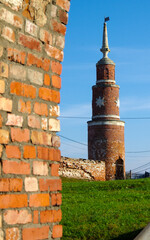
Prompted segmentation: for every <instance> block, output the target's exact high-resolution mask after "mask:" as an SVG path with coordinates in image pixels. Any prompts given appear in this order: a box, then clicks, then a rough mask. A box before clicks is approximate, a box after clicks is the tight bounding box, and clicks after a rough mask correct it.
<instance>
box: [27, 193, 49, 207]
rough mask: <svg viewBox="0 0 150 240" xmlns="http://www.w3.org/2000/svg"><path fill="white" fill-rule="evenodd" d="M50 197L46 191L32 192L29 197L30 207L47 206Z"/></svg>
mask: <svg viewBox="0 0 150 240" xmlns="http://www.w3.org/2000/svg"><path fill="white" fill-rule="evenodd" d="M49 201H50V197H49V194H48V193H37V194H32V195H30V197H29V206H30V207H48V206H49V205H50V202H49Z"/></svg>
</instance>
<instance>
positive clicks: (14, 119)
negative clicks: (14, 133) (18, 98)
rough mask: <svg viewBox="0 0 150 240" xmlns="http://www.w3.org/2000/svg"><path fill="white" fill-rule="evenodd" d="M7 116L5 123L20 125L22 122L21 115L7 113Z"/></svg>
mask: <svg viewBox="0 0 150 240" xmlns="http://www.w3.org/2000/svg"><path fill="white" fill-rule="evenodd" d="M7 117H8V119H7V122H6V125H8V126H10V125H11V126H17V127H22V124H23V117H22V116H19V115H15V114H10V113H8V115H7Z"/></svg>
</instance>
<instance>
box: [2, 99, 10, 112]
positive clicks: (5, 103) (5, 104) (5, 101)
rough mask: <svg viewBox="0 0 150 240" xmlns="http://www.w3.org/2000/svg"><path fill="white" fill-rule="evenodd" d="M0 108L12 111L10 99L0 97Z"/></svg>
mask: <svg viewBox="0 0 150 240" xmlns="http://www.w3.org/2000/svg"><path fill="white" fill-rule="evenodd" d="M0 110H3V111H6V112H11V111H12V100H10V99H8V98H4V97H0Z"/></svg>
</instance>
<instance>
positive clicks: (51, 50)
mask: <svg viewBox="0 0 150 240" xmlns="http://www.w3.org/2000/svg"><path fill="white" fill-rule="evenodd" d="M45 51H46V53H47V55H48V56H50V57H51V58H54V59H56V60H58V61H60V62H62V61H63V56H64V54H63V51H62V50H60V49H58V48H56V47H53V46H51V45H49V44H46V47H45Z"/></svg>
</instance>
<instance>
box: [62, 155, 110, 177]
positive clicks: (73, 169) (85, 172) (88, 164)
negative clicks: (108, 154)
mask: <svg viewBox="0 0 150 240" xmlns="http://www.w3.org/2000/svg"><path fill="white" fill-rule="evenodd" d="M59 174H60V176H62V177H68V178H75V179H88V180H91V181H92V180H95V181H105V180H106V178H105V175H106V174H105V161H95V160H93V161H91V160H88V159H82V158H80V159H74V158H68V157H61V162H60V168H59Z"/></svg>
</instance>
